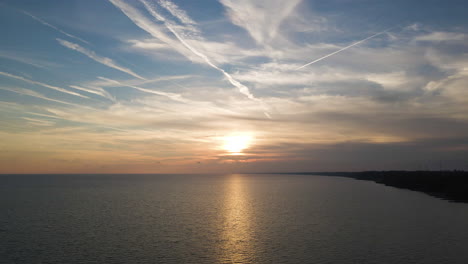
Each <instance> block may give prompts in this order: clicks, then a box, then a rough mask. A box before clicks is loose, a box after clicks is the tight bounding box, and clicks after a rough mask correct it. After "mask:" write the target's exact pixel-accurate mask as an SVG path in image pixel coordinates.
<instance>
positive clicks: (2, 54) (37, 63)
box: [0, 50, 58, 69]
mask: <svg viewBox="0 0 468 264" xmlns="http://www.w3.org/2000/svg"><path fill="white" fill-rule="evenodd" d="M0 58H5V59H9V60H14V61H17V62H21V63H24V64H27V65H30V66H33V67H36V68H40V69H47V68H50V67H57V66H58V64H56V63H52V62H49V61H44V60H39V59H33V58H31V55H29V54H18V53H17V52H13V51H5V50H2V51H0Z"/></svg>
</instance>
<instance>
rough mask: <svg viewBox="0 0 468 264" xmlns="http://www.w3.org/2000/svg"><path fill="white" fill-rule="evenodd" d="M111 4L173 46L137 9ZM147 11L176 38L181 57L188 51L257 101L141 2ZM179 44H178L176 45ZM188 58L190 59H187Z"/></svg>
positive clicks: (151, 7) (142, 27)
mask: <svg viewBox="0 0 468 264" xmlns="http://www.w3.org/2000/svg"><path fill="white" fill-rule="evenodd" d="M110 1H111V3H113V4H114V5H115V6H116V7H117V8H119V9H120V10H121V11H122V12H123V13H124V14H125V15H126V16H127V17H129V18H130V19H131V20H132V21H133V22H134V23H135V24H136V25H137V26H139V27H140V28H141V29H143V30H145V31H146V32H148V33H150V34H151V35H152V36H153V37H155V38H159V39H160V40H161V41H163V42H165V43H167V44H169V45H170V44H173V43H174V42H175V41H174V39H172V38H171V37H170V36H169V35H167V34H165V33H163V31H162V30H161V29H160V28H159V26H157V25H156V24H154V23H152V22H151V21H150V20H149V19H147V18H146V17H145V16H143V15H142V14H141V13H140V12H139V11H138V10H137V9H135V8H133V7H132V6H130V5H128V4H126V3H125V2H123V1H120V0H110ZM141 2H142V3H143V5H144V6H145V8H146V9H147V11H148V12H149V13H150V14H151V15H152V16H153V17H154V18H156V19H157V20H159V21H160V22H163V23H164V25H165V27H166V28H167V29H168V30H169V31H170V32H171V33H172V34H173V35H174V36H175V37H176V39H177V40H178V41H179V42H180V44H182V46H183V47H185V49H184V51H183V52H181V53H182V54H183V55H186V51H185V50H188V51H190V53H192V54H193V55H195V56H196V57H198V58H199V59H201V60H202V61H203V62H204V63H205V64H207V65H208V66H210V67H212V68H214V69H216V70H218V71H219V72H221V73H222V74H223V75H224V76H225V77H226V79H227V80H228V81H229V82H230V83H231V84H232V85H233V86H235V87H237V88H238V89H239V91H240V92H241V93H242V94H244V95H245V96H247V97H248V98H250V99H252V100H258V99H256V98H255V97H254V96H253V94H252V93H251V92H250V90H249V88H248V87H247V86H245V85H243V84H241V83H240V82H239V81H237V80H235V79H234V78H233V77H232V76H231V75H230V74H229V73H227V72H226V71H225V70H223V69H221V68H220V67H218V66H217V65H215V64H214V63H213V62H212V61H211V60H210V59H209V58H208V56H206V55H205V54H203V53H202V52H200V51H199V50H197V49H195V48H194V47H192V46H191V45H190V44H189V43H188V42H187V41H185V39H184V38H183V37H182V36H181V35H180V34H179V33H178V32H177V31H176V29H175V27H174V25H173V23H172V22H170V21H168V20H167V19H166V18H164V17H163V16H162V15H161V14H159V13H158V12H157V10H156V9H155V8H154V5H153V4H151V3H150V2H148V1H146V0H142V1H141ZM177 44H179V43H177ZM175 48H176V49H177V50H178V51H180V50H181V49H180V46H179V45H175ZM189 58H190V57H189Z"/></svg>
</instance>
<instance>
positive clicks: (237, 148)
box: [223, 135, 252, 154]
mask: <svg viewBox="0 0 468 264" xmlns="http://www.w3.org/2000/svg"><path fill="white" fill-rule="evenodd" d="M251 140H252V137H250V136H247V135H241V136H228V137H225V138H224V145H223V149H225V150H226V151H228V152H230V153H232V154H238V153H241V152H242V151H243V150H244V149H246V148H248V147H249V145H250V142H251Z"/></svg>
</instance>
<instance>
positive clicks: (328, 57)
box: [0, 0, 468, 174]
mask: <svg viewBox="0 0 468 264" xmlns="http://www.w3.org/2000/svg"><path fill="white" fill-rule="evenodd" d="M463 5H466V3H464V2H463V1H458V0H448V1H444V2H443V3H441V2H440V1H435V0H429V1H403V0H395V1H388V0H377V1H368V0H355V1H349V0H330V1H317V0H309V1H307V0H302V1H301V0H292V1H281V0H259V1H254V0H239V1H234V0H201V1H175V0H174V1H169V0H157V1H156V0H154V1H152V0H140V1H122V0H109V1H91V0H85V1H83V0H70V1H59V0H45V1H32V0H20V1H18V0H3V1H0V12H1V16H0V21H1V22H2V23H0V30H1V32H2V38H0V138H1V139H2V140H1V141H0V174H8V173H14V174H21V173H54V174H58V173H68V174H75V173H76V174H79V173H88V174H93V173H230V172H233V173H258V172H262V173H263V172H264V173H268V172H300V171H317V172H318V171H323V172H325V171H365V170H439V169H442V170H452V169H463V170H468V160H467V159H466V157H468V136H467V135H468V88H467V87H468V31H467V25H468V19H466V12H465V10H466V8H462V7H463Z"/></svg>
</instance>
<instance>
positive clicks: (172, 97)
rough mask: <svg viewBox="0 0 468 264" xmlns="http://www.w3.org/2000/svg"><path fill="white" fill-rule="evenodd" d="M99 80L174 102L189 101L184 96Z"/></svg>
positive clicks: (109, 80) (105, 79) (106, 79)
mask: <svg viewBox="0 0 468 264" xmlns="http://www.w3.org/2000/svg"><path fill="white" fill-rule="evenodd" d="M98 78H99V79H101V80H104V81H108V82H112V83H115V84H116V85H117V86H122V87H129V88H133V89H136V90H138V91H141V92H145V93H151V94H156V95H160V96H165V97H167V98H170V99H172V100H174V101H179V102H187V100H186V99H184V98H182V96H181V95H180V94H175V93H166V92H159V91H155V90H150V89H146V88H141V87H138V86H135V85H130V84H125V83H121V82H119V81H116V80H112V79H108V78H104V77H98Z"/></svg>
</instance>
